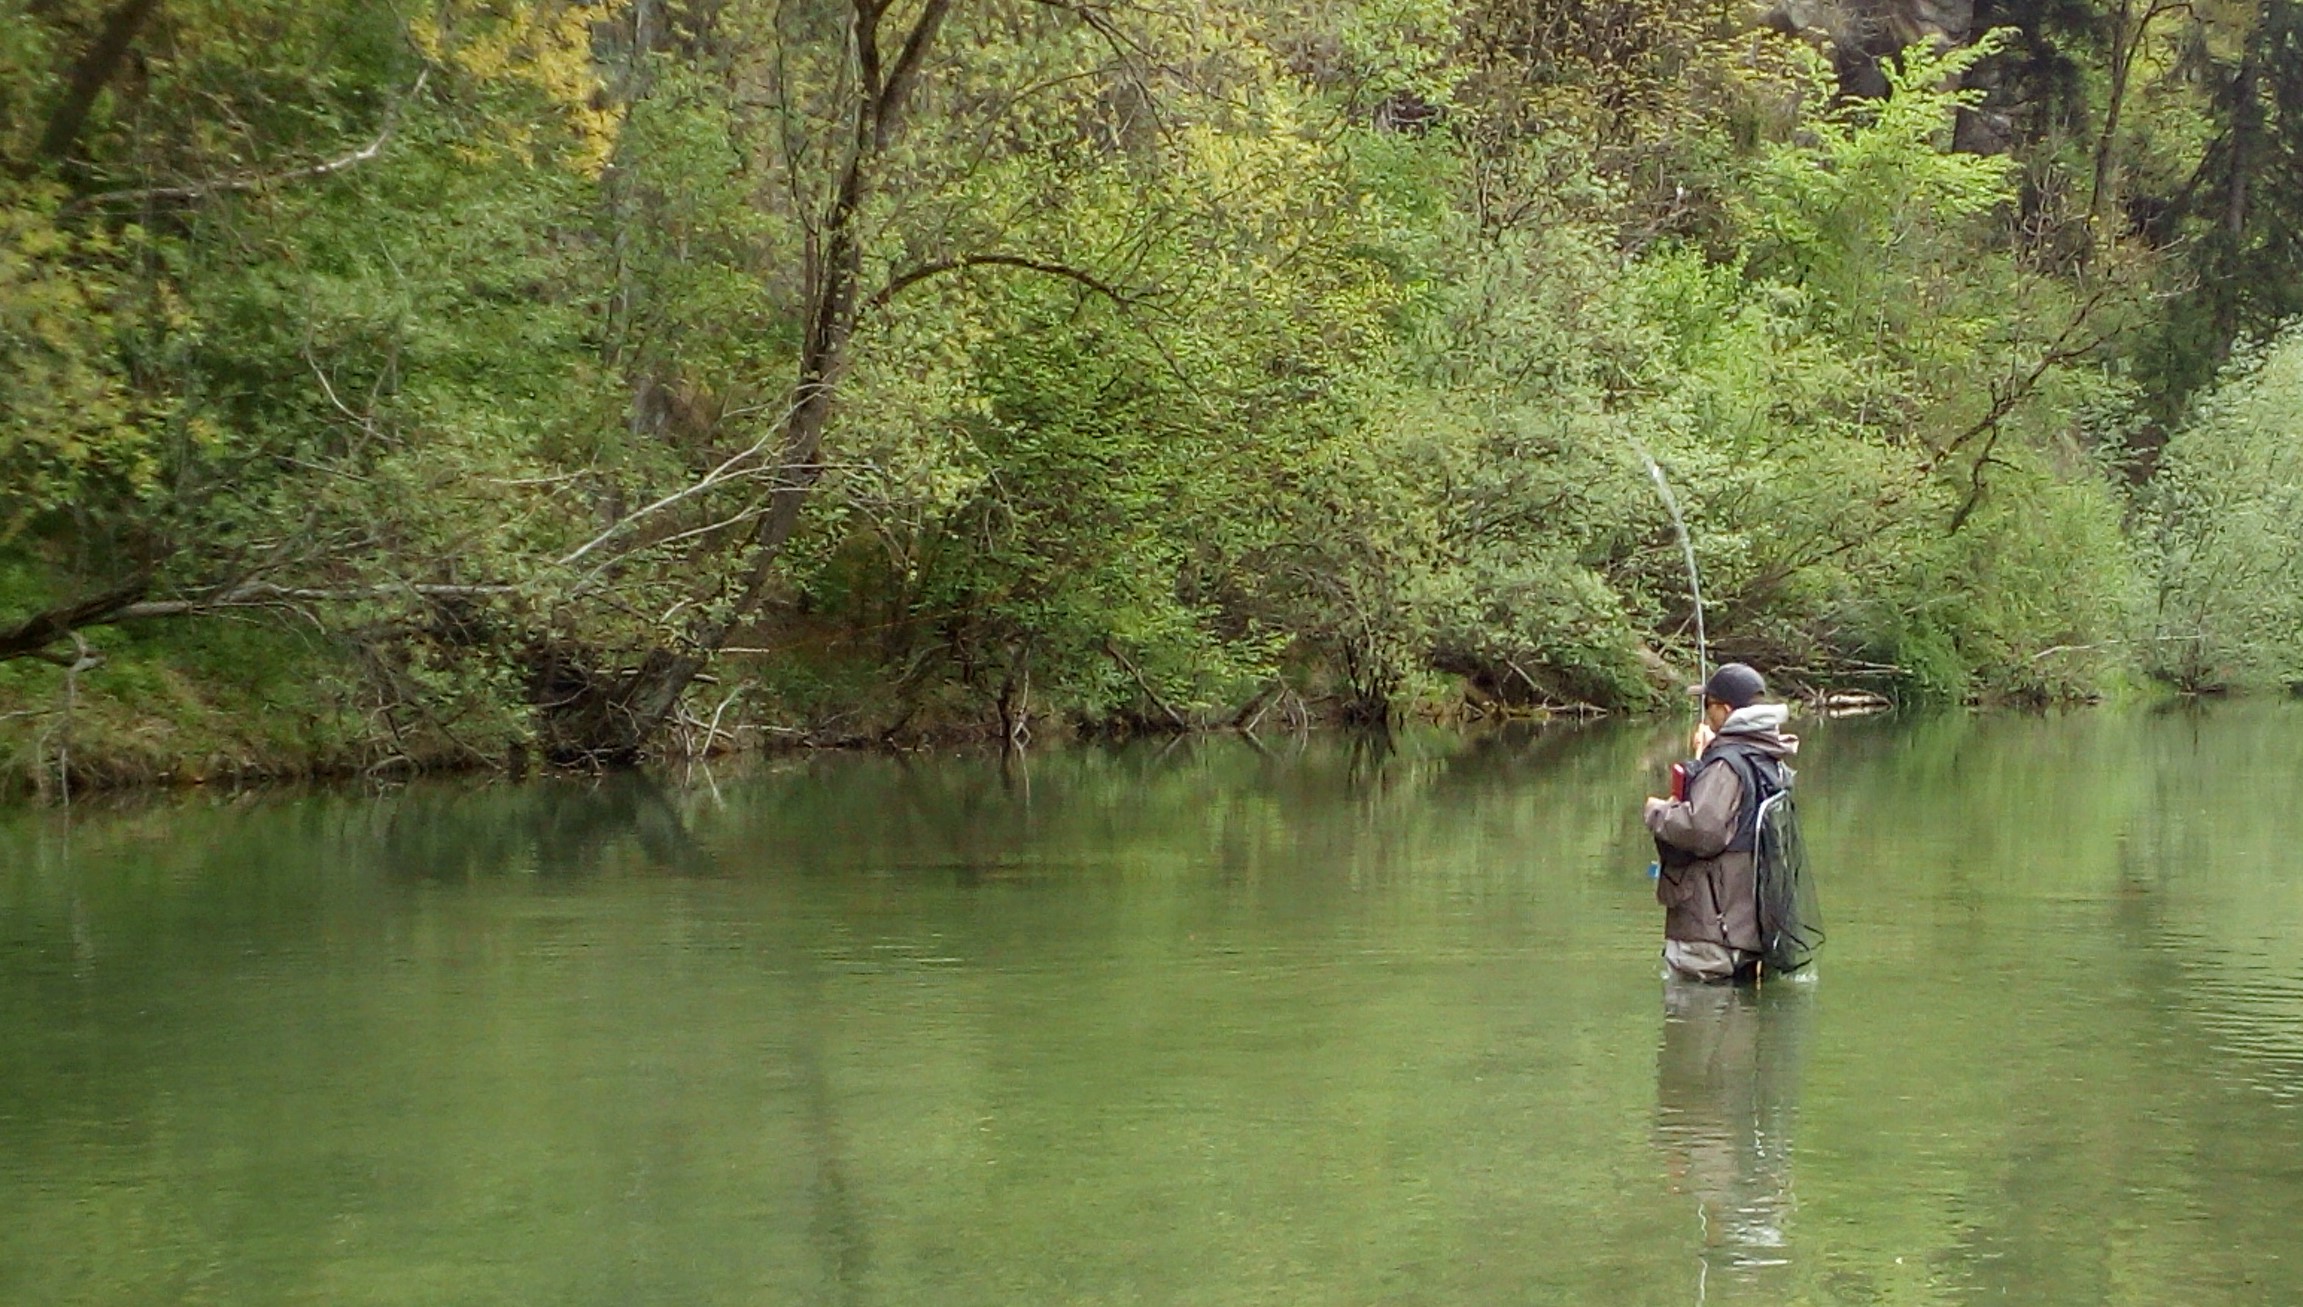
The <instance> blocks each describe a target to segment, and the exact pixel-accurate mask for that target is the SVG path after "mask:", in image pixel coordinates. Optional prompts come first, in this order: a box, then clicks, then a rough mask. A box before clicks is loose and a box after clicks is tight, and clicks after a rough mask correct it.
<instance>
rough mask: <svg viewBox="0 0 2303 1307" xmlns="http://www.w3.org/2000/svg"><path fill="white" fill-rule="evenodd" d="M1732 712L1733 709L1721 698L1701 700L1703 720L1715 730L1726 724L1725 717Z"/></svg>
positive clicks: (1729, 715)
mask: <svg viewBox="0 0 2303 1307" xmlns="http://www.w3.org/2000/svg"><path fill="white" fill-rule="evenodd" d="M1734 713H1735V710H1734V709H1733V708H1730V707H1728V706H1727V704H1726V703H1725V702H1723V701H1721V700H1718V699H1706V700H1704V701H1703V720H1704V721H1706V722H1708V723H1710V725H1711V729H1713V730H1715V731H1716V730H1718V729H1719V728H1720V727H1722V726H1725V725H1727V719H1728V718H1729V717H1731V716H1733V715H1734Z"/></svg>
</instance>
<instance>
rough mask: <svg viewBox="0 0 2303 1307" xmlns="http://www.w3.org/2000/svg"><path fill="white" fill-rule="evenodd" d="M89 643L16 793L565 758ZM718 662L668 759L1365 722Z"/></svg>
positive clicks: (1665, 705)
mask: <svg viewBox="0 0 2303 1307" xmlns="http://www.w3.org/2000/svg"><path fill="white" fill-rule="evenodd" d="M89 646H90V647H89V654H90V656H89V658H88V659H87V660H86V662H87V665H86V666H84V667H82V668H81V669H80V670H79V671H77V672H72V671H68V670H67V669H63V668H58V667H55V666H51V665H49V664H45V663H35V662H30V661H19V662H16V663H13V664H0V798H4V799H10V800H27V799H29V800H34V801H40V802H55V801H58V800H60V799H62V798H65V797H66V796H68V795H86V794H90V793H94V792H99V791H122V790H133V789H138V788H167V787H189V786H202V785H221V786H237V785H244V784H252V783H274V782H292V781H307V780H324V779H347V778H354V777H362V776H366V777H384V776H389V777H407V776H413V775H428V774H456V773H464V774H499V775H519V774H525V773H528V772H531V771H535V770H549V769H552V768H551V767H550V764H549V763H548V762H547V760H545V759H544V758H542V757H541V756H540V755H539V753H538V751H537V749H536V746H535V744H534V732H533V729H532V721H533V716H532V714H533V710H532V708H530V707H529V706H528V705H526V704H525V703H523V702H521V701H520V699H519V697H518V695H517V694H516V693H515V690H516V687H515V686H512V685H510V684H508V683H505V682H500V681H499V682H496V683H494V684H493V685H488V684H486V683H483V684H481V685H479V686H478V687H474V686H470V685H466V686H462V687H449V688H450V689H451V690H452V691H454V692H449V693H441V692H438V690H437V687H435V693H434V694H433V695H431V696H403V697H402V698H400V699H399V700H397V701H393V700H392V699H391V698H390V697H389V696H388V695H386V694H385V693H382V692H381V691H380V676H379V669H378V668H377V667H376V666H374V665H373V662H372V660H363V659H362V658H360V657H358V656H356V651H354V650H351V649H350V648H348V647H347V646H344V645H341V644H334V643H329V642H325V641H321V640H317V639H313V638H309V637H307V636H305V635H304V634H302V633H300V632H296V631H294V630H291V629H287V628H284V627H280V626H274V625H264V624H249V623H227V622H222V621H208V622H202V623H197V624H183V625H178V626H173V627H170V628H167V629H166V630H164V631H129V630H107V631H103V632H98V633H95V634H94V637H93V638H92V639H91V640H90V641H89ZM717 670H718V671H719V672H720V675H719V676H718V677H717V678H707V680H708V682H709V683H708V684H707V685H706V686H705V687H704V693H703V694H700V695H698V696H696V700H695V704H694V705H693V706H691V707H690V708H688V709H685V710H683V711H682V712H681V713H679V714H678V715H677V717H676V720H675V722H674V724H673V726H672V728H671V729H669V730H667V732H666V733H665V735H664V737H663V740H662V742H661V747H660V748H659V749H658V750H656V751H655V752H654V753H653V755H652V756H653V757H655V758H657V759H659V760H672V759H680V758H699V757H720V756H725V755H729V754H766V753H775V752H782V751H795V750H874V749H879V750H892V751H905V750H914V749H920V748H927V747H941V746H950V745H966V744H971V743H992V742H997V741H999V740H1001V739H1002V738H1003V737H1008V738H1013V739H1016V740H1017V741H1018V742H1033V741H1036V742H1040V743H1049V742H1054V741H1058V740H1064V739H1075V738H1094V739H1107V740H1108V739H1124V738H1128V737H1133V736H1174V735H1186V734H1211V735H1212V734H1228V733H1247V734H1257V733H1260V734H1263V735H1266V736H1269V735H1274V734H1290V733H1296V732H1301V731H1305V730H1312V729H1319V728H1327V727H1337V726H1347V725H1352V724H1354V715H1353V706H1354V705H1353V701H1352V700H1351V698H1350V697H1349V695H1348V694H1346V693H1345V692H1343V691H1342V690H1341V689H1339V688H1338V687H1337V686H1336V685H1335V684H1333V682H1332V678H1328V677H1325V676H1323V675H1322V673H1321V671H1320V669H1318V668H1316V667H1302V668H1296V669H1293V670H1292V672H1291V673H1290V674H1289V675H1285V676H1280V677H1275V678H1271V679H1268V680H1266V681H1264V682H1262V683H1260V684H1257V685H1253V686H1249V687H1247V690H1246V692H1245V693H1244V694H1243V695H1242V696H1241V697H1240V698H1239V699H1238V701H1236V702H1231V703H1224V704H1218V705H1213V706H1205V705H1190V706H1186V705H1175V704H1171V703H1167V702H1164V701H1159V700H1156V699H1155V698H1153V697H1151V696H1148V695H1147V697H1146V700H1145V701H1144V702H1143V703H1142V704H1141V705H1139V707H1138V708H1137V710H1136V711H1134V712H1130V713H1126V714H1110V713H1106V714H1103V715H1099V716H1092V717H1091V716H1088V715H1084V714H1081V713H1078V712H1067V711H1061V710H1051V709H1047V708H1044V707H1042V706H1040V705H1038V704H1036V703H1032V702H1030V701H1029V700H1023V701H1020V702H1013V703H1009V704H1007V705H1005V706H1004V707H1003V705H1002V703H1001V702H1000V701H999V700H998V699H997V698H996V697H993V696H989V695H986V694H983V693H981V692H979V691H977V690H974V689H971V688H970V687H968V686H966V685H964V684H960V683H957V682H938V683H933V684H926V685H915V686H912V687H909V688H908V689H906V690H905V691H904V692H903V693H901V694H900V695H898V694H893V693H890V692H889V691H888V690H887V689H886V688H885V686H884V683H883V682H881V681H880V680H879V679H877V678H876V677H875V676H874V675H872V672H873V671H874V670H875V669H870V668H861V667H856V666H846V667H843V666H841V665H839V664H837V663H836V662H831V661H827V660H823V659H820V658H819V659H808V658H799V659H785V660H782V661H770V660H765V659H757V658H752V659H747V658H743V657H740V656H739V657H735V658H730V659H728V660H727V665H726V666H724V667H722V668H719V669H717ZM396 672H397V675H399V676H402V677H405V676H407V675H408V674H409V672H408V669H406V668H400V669H396ZM1652 679H1653V681H1654V682H1655V685H1654V687H1653V688H1654V695H1653V697H1652V698H1650V699H1649V700H1646V701H1644V702H1640V703H1622V702H1616V703H1609V704H1591V703H1578V702H1561V701H1557V700H1549V701H1547V700H1540V699H1537V698H1535V697H1534V696H1533V695H1532V694H1531V693H1530V692H1529V685H1518V686H1499V685H1497V684H1495V683H1493V682H1492V681H1490V680H1487V679H1485V678H1482V677H1480V676H1476V675H1456V676H1448V675H1439V674H1435V675H1433V676H1430V677H1428V678H1426V679H1425V680H1424V681H1423V682H1421V683H1419V684H1418V685H1417V686H1415V687H1414V690H1413V693H1412V694H1403V695H1402V697H1401V699H1400V701H1399V703H1398V705H1397V706H1396V708H1395V710H1394V712H1393V713H1392V714H1391V720H1393V721H1396V722H1425V723H1433V724H1451V725H1472V724H1478V723H1493V722H1504V721H1522V722H1586V721H1593V720H1599V719H1604V718H1639V717H1642V716H1645V715H1648V714H1651V713H1656V712H1669V711H1671V709H1672V707H1673V706H1674V705H1675V699H1674V698H1673V696H1672V695H1671V693H1670V692H1669V688H1668V687H1670V686H1673V685H1677V684H1683V683H1684V682H1685V681H1686V680H1687V679H1690V678H1689V675H1688V674H1687V673H1684V672H1681V671H1678V670H1675V669H1673V668H1671V667H1669V666H1668V665H1666V664H1664V663H1663V662H1662V661H1661V660H1660V659H1656V660H1654V661H1653V665H1652ZM1533 681H1534V678H1533V677H1530V678H1529V684H1532V683H1533ZM1785 689H1786V691H1787V697H1790V698H1795V699H1798V700H1800V701H1802V702H1803V703H1805V704H1806V705H1807V707H1808V709H1809V710H1811V711H1838V710H1864V709H1870V708H1877V707H1884V706H1888V705H1890V704H1891V703H1892V702H1893V700H1891V699H1890V698H1889V697H1887V696H1886V695H1883V694H1879V693H1877V692H1873V691H1864V690H1848V689H1821V688H1817V687H1811V686H1806V685H1801V684H1797V683H1794V684H1792V685H1789V686H1786V687H1785ZM1512 691H1516V694H1514V693H1512ZM442 705H445V706H442ZM1359 724H1362V725H1364V723H1359Z"/></svg>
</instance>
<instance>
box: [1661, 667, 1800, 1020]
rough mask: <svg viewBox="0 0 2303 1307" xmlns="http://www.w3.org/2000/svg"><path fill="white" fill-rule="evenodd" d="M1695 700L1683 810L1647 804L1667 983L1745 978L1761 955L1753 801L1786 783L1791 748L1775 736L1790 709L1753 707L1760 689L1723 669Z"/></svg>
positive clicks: (1763, 690) (1745, 672)
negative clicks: (1698, 709) (1698, 719)
mask: <svg viewBox="0 0 2303 1307" xmlns="http://www.w3.org/2000/svg"><path fill="white" fill-rule="evenodd" d="M1694 689H1695V690H1696V691H1697V692H1700V693H1701V694H1702V695H1703V724H1702V725H1701V726H1698V727H1697V728H1696V740H1695V742H1696V747H1697V753H1698V756H1697V758H1696V760H1695V762H1694V764H1693V765H1692V766H1691V767H1690V768H1689V775H1688V778H1687V787H1686V795H1687V797H1686V798H1685V800H1684V801H1674V800H1671V799H1655V798H1651V799H1649V800H1648V801H1647V829H1648V830H1650V831H1652V832H1654V835H1655V846H1656V853H1657V862H1658V863H1659V871H1658V874H1657V877H1656V882H1655V898H1656V901H1657V902H1659V903H1661V904H1662V905H1663V961H1664V964H1665V965H1666V966H1668V967H1670V968H1671V971H1672V973H1673V974H1674V975H1679V976H1685V977H1688V978H1691V979H1695V980H1730V979H1734V978H1735V977H1737V976H1744V975H1749V974H1751V972H1752V970H1753V968H1754V966H1755V965H1756V964H1757V963H1758V961H1759V956H1760V953H1761V951H1762V949H1763V948H1764V945H1763V943H1762V941H1761V936H1760V920H1759V904H1758V887H1757V882H1756V877H1755V870H1754V868H1755V858H1754V856H1753V851H1754V848H1755V846H1756V843H1757V825H1758V812H1759V803H1760V800H1761V799H1763V798H1764V797H1766V794H1768V793H1772V792H1774V791H1775V790H1778V789H1781V788H1783V787H1784V784H1785V777H1784V771H1785V769H1784V767H1783V760H1784V759H1786V758H1789V757H1790V756H1791V755H1792V753H1793V752H1795V751H1796V750H1797V749H1798V748H1799V741H1798V740H1797V739H1795V738H1793V737H1792V736H1789V735H1785V734H1783V730H1782V728H1783V724H1784V722H1785V721H1787V720H1789V718H1790V716H1791V710H1790V709H1789V708H1787V707H1785V706H1784V705H1782V704H1779V703H1762V702H1760V700H1761V699H1763V698H1765V697H1766V695H1767V681H1766V680H1765V679H1764V678H1763V677H1761V676H1760V674H1759V673H1758V672H1755V671H1753V670H1752V669H1751V668H1749V667H1747V666H1745V665H1744V664H1742V663H1728V664H1727V665H1725V666H1723V667H1721V668H1720V669H1719V670H1718V671H1715V672H1713V673H1712V674H1711V679H1710V680H1708V681H1705V682H1704V683H1703V684H1702V685H1700V686H1696V687H1694Z"/></svg>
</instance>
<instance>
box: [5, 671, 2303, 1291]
mask: <svg viewBox="0 0 2303 1307" xmlns="http://www.w3.org/2000/svg"><path fill="white" fill-rule="evenodd" d="M1806 727H1807V731H1806V733H1807V736H1808V742H1807V747H1806V748H1805V750H1803V752H1802V755H1801V780H1800V792H1801V794H1802V802H1803V808H1804V812H1805V817H1806V824H1807V834H1808V841H1809V845H1810V852H1811V857H1812V860H1813V864H1814V867H1815V869H1816V873H1817V878H1818V881H1819V884H1820V886H1821V891H1822V896H1823V906H1824V909H1825V911H1826V914H1827V921H1828V925H1829V927H1830V940H1829V943H1828V944H1827V946H1826V947H1825V949H1824V952H1823V954H1822V957H1821V959H1820V961H1819V963H1818V964H1817V966H1816V968H1815V970H1814V974H1813V976H1812V978H1811V979H1806V980H1800V981H1787V982H1775V983H1770V984H1768V985H1765V986H1762V987H1760V988H1759V989H1756V990H1751V989H1744V990H1705V989H1691V988H1684V987H1679V986H1674V985H1667V984H1666V983H1665V982H1664V981H1663V980H1662V979H1661V978H1660V977H1659V974H1658V964H1657V959H1656V946H1657V939H1656V934H1657V928H1658V924H1659V912H1658V910H1657V909H1656V908H1655V907H1654V904H1653V902H1652V900H1651V898H1650V893H1651V883H1650V882H1649V880H1648V879H1647V877H1646V874H1645V868H1646V864H1647V861H1648V858H1649V851H1648V848H1647V845H1646V843H1645V840H1644V836H1643V835H1642V833H1641V832H1640V830H1639V828H1638V825H1637V819H1636V814H1637V808H1638V801H1639V798H1640V796H1641V794H1642V793H1644V792H1645V791H1646V787H1647V786H1649V785H1651V784H1655V783H1658V782H1657V781H1656V780H1655V779H1654V778H1655V777H1656V775H1657V772H1658V769H1659V768H1660V765H1661V763H1662V762H1663V761H1665V760H1666V759H1667V758H1668V748H1667V746H1666V745H1665V744H1664V743H1663V739H1664V735H1663V732H1662V731H1661V730H1660V729H1650V728H1645V727H1602V728H1594V729H1587V730H1573V731H1567V730H1561V731H1552V732H1539V733H1499V734H1489V735H1479V736H1466V735H1458V734H1441V733H1419V732H1408V733H1405V734H1403V735H1401V736H1400V737H1398V738H1396V739H1395V740H1393V741H1392V742H1391V743H1390V744H1389V745H1388V746H1385V745H1379V744H1375V743H1371V742H1369V741H1366V740H1358V739H1353V738H1350V737H1344V736H1315V737H1312V738H1309V739H1300V740H1299V739H1293V738H1285V737H1283V738H1277V739H1272V740H1267V741H1266V742H1265V744H1264V747H1263V748H1262V749H1260V750H1259V749H1257V748H1254V747H1251V746H1250V745H1249V744H1247V743H1243V742H1240V741H1237V740H1232V739H1208V740H1195V741H1183V742H1179V743H1176V744H1173V745H1167V746H1162V745H1157V744H1155V745H1148V746H1145V745H1139V746H1133V747H1128V748H1123V749H1101V748H1086V747H1075V748H1061V749H1052V750H1045V751H1040V752H1037V753H1034V754H1033V755H1031V756H1030V757H1029V758H1027V759H1022V760H1009V761H1008V762H1007V763H1005V764H1004V765H1003V764H1002V762H1001V761H1000V760H999V759H997V758H996V757H995V756H991V755H961V756H940V757H933V758H925V757H911V758H896V757H867V756H841V757H815V758H800V759H791V760H783V761H775V762H767V763H759V764H755V765H751V766H747V767H744V768H741V769H736V770H729V769H722V771H721V773H720V774H719V775H717V776H708V775H704V774H697V775H695V776H691V777H687V778H685V779H680V780H674V779H668V778H651V777H648V776H643V775H625V776H613V777H608V778H605V779H599V780H583V779H554V780H545V781H533V782H528V783H523V784H511V783H494V784H491V783H484V782H475V781H458V782H442V783H424V784H418V785H411V786H406V787H397V788H391V789H387V790H384V791H381V792H377V791H364V790H357V789H338V790H316V791H305V792H272V793H264V794H254V795H240V796H231V795H223V794H213V795H209V794H199V795H193V796H189V797H176V798H166V799H156V800H143V801H134V802H125V803H117V802H116V803H111V804H100V805H83V807H82V809H81V810H80V811H79V812H77V813H76V814H74V816H73V818H72V820H71V822H70V823H69V825H67V824H66V822H65V820H64V818H63V817H62V816H61V815H60V814H58V813H56V812H54V811H39V810H15V811H11V812H6V813H0V1302H6V1303H11V1304H13V1303H24V1304H115V1303H118V1304H127V1303H155V1302H168V1303H231V1304H245V1305H258V1304H288V1303H327V1304H346V1305H349V1304H498V1303H502V1304H514V1303H517V1304H540V1303H553V1304H619V1305H620V1304H639V1303H664V1304H784V1303H793V1304H800V1303H832V1304H914V1303H918V1304H928V1303H933V1304H939V1305H972V1304H985V1305H987V1307H988V1305H990V1304H1003V1305H1004V1304H1026V1303H1098V1304H1123V1303H1127V1304H1167V1303H1192V1304H1224V1305H1229V1304H1246V1303H1259V1304H1263V1303H1269V1304H1311V1303H1397V1304H1412V1303H1433V1304H1438V1303H1460V1304H1490V1303H1517V1302H1524V1303H1591V1304H1645V1303H1658V1304H1661V1303H1701V1302H1709V1303H1731V1302H1734V1303H1740V1302H1751V1303H1770V1304H1776V1303H1799V1302H1807V1303H1897V1304H1928V1303H1968V1302H1992V1303H1999V1302H2007V1303H2021V1304H2049V1303H2072V1304H2082V1303H2084V1304H2138V1305H2141V1304H2153V1305H2157V1304H2167V1303H2184V1304H2193V1305H2196V1304H2211V1303H2295V1302H2298V1301H2303V1237H2298V1233H2297V1230H2298V1226H2297V1216H2298V1213H2303V802H2299V801H2298V799H2297V792H2298V788H2299V783H2303V777H2299V776H2298V769H2297V765H2296V764H2297V761H2298V758H2299V756H2303V750H2299V749H2298V747H2297V744H2298V735H2299V733H2303V706H2298V705H2292V704H2286V703H2255V704H2232V705H2222V706H2217V707H2214V708H2210V709H2207V710H2186V711H2164V712H2145V711H2140V710H2137V711H2108V710H2106V711H2094V712H2081V713H2073V714H2068V715H2054V716H2023V715H1999V716H1994V715H1985V716H1969V715H1963V714H1949V715H1944V716H1938V717H1927V718H1921V719H1917V720H1901V721H1896V720H1869V721H1843V722H1826V723H1817V722H1810V723H1806Z"/></svg>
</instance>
